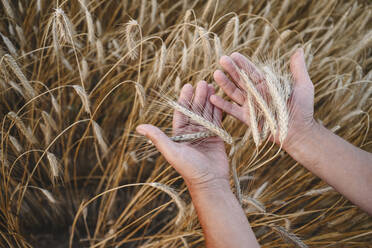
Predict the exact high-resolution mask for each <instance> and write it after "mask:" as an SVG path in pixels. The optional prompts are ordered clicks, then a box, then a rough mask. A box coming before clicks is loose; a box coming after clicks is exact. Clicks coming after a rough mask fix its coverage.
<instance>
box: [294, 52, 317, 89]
mask: <svg viewBox="0 0 372 248" xmlns="http://www.w3.org/2000/svg"><path fill="white" fill-rule="evenodd" d="M290 68H291V72H292V75H293V78H294V81H295V83H296V84H299V85H301V84H303V85H312V82H311V79H310V76H309V73H308V72H307V69H306V62H305V58H304V50H303V49H302V48H299V49H297V51H296V52H295V53H294V54H293V55H292V56H291V63H290Z"/></svg>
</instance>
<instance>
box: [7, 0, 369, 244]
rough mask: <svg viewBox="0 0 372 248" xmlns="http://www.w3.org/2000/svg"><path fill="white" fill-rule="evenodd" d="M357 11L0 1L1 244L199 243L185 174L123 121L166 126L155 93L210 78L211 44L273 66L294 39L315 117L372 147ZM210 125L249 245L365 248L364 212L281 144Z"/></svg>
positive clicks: (220, 3) (265, 3) (329, 6)
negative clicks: (220, 139) (217, 135)
mask: <svg viewBox="0 0 372 248" xmlns="http://www.w3.org/2000/svg"><path fill="white" fill-rule="evenodd" d="M371 13H372V5H371V2H369V1H362V0H359V1H347V0H344V1H341V0H329V1H315V0H313V1H307V0H299V1H295V0H284V1H280V0H237V1H227V0H208V1H199V0H192V1H186V0H183V1H182V0H137V1H127V0H107V1H103V0H70V1H68V0H66V1H62V0H53V1H46V0H27V1H26V0H18V1H10V0H1V3H0V16H1V21H0V36H1V37H0V103H1V104H0V118H1V130H0V132H1V133H0V137H1V139H0V141H1V143H0V176H1V177H0V179H1V181H0V244H1V245H0V246H1V247H203V246H204V241H203V234H202V230H201V227H200V225H199V223H198V219H197V216H196V212H195V210H194V208H193V205H192V203H191V200H190V196H189V194H188V192H187V189H186V185H185V184H184V182H183V180H182V178H181V177H180V176H179V175H178V174H177V173H176V172H175V170H174V169H173V168H172V167H171V166H170V165H169V164H168V163H167V162H166V160H165V159H164V158H163V157H162V156H161V155H159V154H158V153H157V152H156V150H155V149H154V147H153V146H152V144H151V143H149V142H148V141H147V140H146V139H144V138H143V137H141V136H139V135H138V134H136V132H135V127H136V126H137V125H139V124H142V123H150V124H153V125H156V126H158V127H160V128H161V129H162V130H164V131H165V132H166V133H167V134H169V135H171V133H172V129H171V122H172V118H171V117H172V112H173V110H172V107H171V106H169V102H172V101H173V100H174V99H176V98H177V96H178V94H179V91H180V89H181V87H182V85H184V84H186V83H191V84H193V85H194V84H196V83H197V81H199V80H206V81H207V82H210V83H213V77H212V75H213V72H214V71H215V70H216V69H218V68H219V64H218V60H219V58H220V57H221V56H222V55H225V54H227V55H229V54H231V53H233V52H240V53H242V54H244V55H246V56H249V57H251V58H253V59H257V60H259V61H267V60H270V59H273V60H275V61H277V62H279V63H280V65H281V67H280V68H281V69H282V70H283V71H285V70H286V69H287V68H288V63H289V57H290V55H291V54H293V52H294V51H295V49H297V48H298V47H303V48H304V51H305V57H306V63H307V66H308V69H309V73H310V76H311V78H312V80H313V82H314V84H315V118H316V120H317V121H318V122H321V123H322V124H323V125H324V126H326V127H327V128H329V129H330V130H332V131H333V132H335V133H336V134H337V135H339V136H341V137H343V138H344V139H346V140H347V141H349V142H351V143H352V144H354V145H356V146H358V147H360V148H362V149H364V150H367V151H369V152H372V132H371V131H370V124H371V120H370V114H371V113H372V97H371V96H372V85H371V82H372V56H371V54H372V47H371V44H372V29H371V27H372V26H371V24H372V18H371ZM263 63H265V62H263ZM213 84H214V83H213ZM214 85H215V87H216V90H217V92H218V94H219V95H221V96H224V95H223V92H222V90H221V89H219V88H218V87H217V85H216V84H214ZM220 132H222V134H223V135H226V136H224V137H226V139H225V141H227V142H226V148H227V152H228V154H229V159H230V165H231V171H232V173H231V185H232V187H233V190H234V192H235V193H236V195H237V197H238V198H239V200H240V202H241V204H242V207H243V208H244V211H245V213H246V215H247V218H248V219H249V221H250V223H251V225H252V228H253V230H254V232H255V234H256V236H257V239H258V241H259V243H260V245H261V246H262V247H372V245H371V244H372V218H371V217H370V216H368V215H367V214H366V213H364V212H363V211H361V210H359V209H358V207H356V206H355V205H353V204H352V203H350V202H349V201H347V200H346V199H345V198H343V197H342V196H341V195H340V194H338V193H337V192H336V191H334V190H333V188H331V187H330V186H328V185H326V184H325V183H324V182H322V181H321V180H320V179H319V178H317V177H315V176H314V175H313V174H311V173H310V172H309V171H307V170H306V169H304V168H303V167H302V166H301V165H300V164H298V163H296V161H294V160H292V159H291V158H290V157H289V156H288V154H286V153H285V152H284V151H282V150H280V147H277V146H275V145H273V144H272V143H271V142H266V141H267V140H266V141H265V140H264V141H262V142H258V138H257V137H258V136H257V135H256V136H255V137H256V138H254V137H252V135H251V129H247V128H246V127H245V126H244V125H243V124H242V123H241V122H239V121H238V120H236V119H234V118H233V117H231V116H224V118H223V129H222V128H221V130H220ZM198 135H200V137H204V136H205V135H208V134H198ZM203 135H204V136H203ZM182 138H185V137H178V139H182ZM174 139H176V138H174ZM230 139H231V140H230ZM229 141H231V144H227V143H229ZM351 166H352V165H351Z"/></svg>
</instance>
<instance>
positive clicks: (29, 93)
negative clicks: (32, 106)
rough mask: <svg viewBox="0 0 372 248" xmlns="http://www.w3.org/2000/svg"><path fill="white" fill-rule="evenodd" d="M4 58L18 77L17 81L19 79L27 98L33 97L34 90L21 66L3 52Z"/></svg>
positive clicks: (34, 94)
mask: <svg viewBox="0 0 372 248" xmlns="http://www.w3.org/2000/svg"><path fill="white" fill-rule="evenodd" d="M4 60H5V61H6V62H7V63H8V65H9V67H10V68H11V69H12V71H13V72H14V74H15V75H16V76H17V77H18V79H19V81H21V83H22V85H23V87H24V88H25V90H26V95H27V96H28V97H29V98H33V97H35V96H36V92H35V90H34V89H33V88H32V86H31V84H30V83H29V81H28V80H27V78H26V76H25V75H24V74H23V72H22V70H21V68H19V66H18V64H17V62H16V61H15V60H14V58H13V57H12V56H11V55H9V54H5V55H4Z"/></svg>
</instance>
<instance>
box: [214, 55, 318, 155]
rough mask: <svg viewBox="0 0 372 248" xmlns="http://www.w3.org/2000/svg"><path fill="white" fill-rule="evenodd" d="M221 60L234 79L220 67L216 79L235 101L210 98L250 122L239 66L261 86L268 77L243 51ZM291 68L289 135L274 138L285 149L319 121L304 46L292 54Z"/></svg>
mask: <svg viewBox="0 0 372 248" xmlns="http://www.w3.org/2000/svg"><path fill="white" fill-rule="evenodd" d="M220 64H221V66H222V68H223V69H224V70H225V71H226V73H227V74H228V75H229V76H230V78H231V79H232V80H233V81H231V80H230V79H229V77H227V75H226V74H225V73H224V72H222V71H220V70H216V71H215V72H214V80H215V81H216V83H217V84H218V85H219V86H220V87H221V88H222V90H223V91H224V92H225V93H226V95H227V96H229V97H230V99H231V100H232V102H233V103H231V102H228V101H226V100H224V99H223V98H222V97H220V96H217V95H212V96H211V98H210V101H211V102H212V103H213V104H214V105H215V106H217V107H219V108H220V109H222V110H224V111H225V112H227V113H228V114H231V115H232V116H234V117H236V118H237V119H239V120H241V121H242V122H244V123H245V124H247V125H249V115H248V113H249V111H248V106H247V102H246V92H245V90H244V88H245V86H244V83H243V82H242V81H241V80H240V78H239V73H238V68H239V69H240V70H243V71H245V73H247V75H248V76H249V77H250V78H251V79H252V81H253V83H255V84H256V85H257V87H260V84H265V79H264V77H263V75H262V74H261V73H260V71H259V70H258V69H257V68H256V66H255V65H254V64H253V63H252V62H251V61H249V60H248V59H247V58H246V57H244V56H243V55H241V54H240V53H233V54H231V56H223V57H221V59H220ZM290 69H291V72H292V75H293V78H294V84H293V92H292V95H291V98H290V101H289V103H288V109H291V119H290V123H289V129H288V135H287V137H286V138H285V140H284V141H283V143H282V144H280V143H279V140H278V139H277V138H275V142H276V143H278V144H279V145H281V146H282V147H283V148H284V149H285V150H288V149H290V147H292V146H294V145H295V144H296V142H301V140H302V139H303V137H304V135H306V134H308V133H309V132H311V130H312V128H313V127H314V124H315V123H316V122H315V121H314V118H313V114H314V85H313V83H312V82H311V79H310V76H309V74H308V72H307V69H306V64H305V60H304V53H303V49H297V51H296V52H295V53H294V54H293V55H292V57H291V61H290Z"/></svg>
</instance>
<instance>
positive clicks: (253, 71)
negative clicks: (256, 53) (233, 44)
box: [230, 52, 265, 84]
mask: <svg viewBox="0 0 372 248" xmlns="http://www.w3.org/2000/svg"><path fill="white" fill-rule="evenodd" d="M230 57H231V59H232V60H233V61H234V63H235V64H236V65H237V66H238V67H239V69H241V70H243V71H244V72H246V73H247V75H248V76H249V77H250V79H251V80H252V81H253V82H254V83H256V84H259V83H262V82H263V81H264V80H265V79H264V76H263V75H262V73H261V72H260V70H259V69H258V68H257V67H256V66H255V65H254V64H253V63H252V62H251V61H250V60H249V59H248V58H246V57H245V56H243V55H242V54H240V53H236V52H235V53H232V54H231V55H230Z"/></svg>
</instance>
